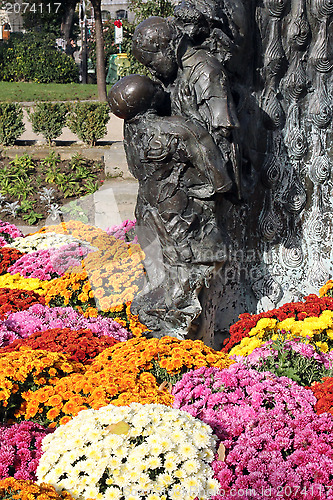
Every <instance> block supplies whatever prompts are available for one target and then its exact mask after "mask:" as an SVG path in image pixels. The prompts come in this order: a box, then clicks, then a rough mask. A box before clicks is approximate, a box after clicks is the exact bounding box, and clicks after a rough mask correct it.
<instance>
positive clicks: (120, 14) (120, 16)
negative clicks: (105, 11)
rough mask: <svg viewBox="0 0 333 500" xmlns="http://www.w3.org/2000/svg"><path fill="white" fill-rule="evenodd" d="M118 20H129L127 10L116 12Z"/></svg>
mask: <svg viewBox="0 0 333 500" xmlns="http://www.w3.org/2000/svg"><path fill="white" fill-rule="evenodd" d="M116 18H117V19H127V10H124V9H120V10H117V12H116Z"/></svg>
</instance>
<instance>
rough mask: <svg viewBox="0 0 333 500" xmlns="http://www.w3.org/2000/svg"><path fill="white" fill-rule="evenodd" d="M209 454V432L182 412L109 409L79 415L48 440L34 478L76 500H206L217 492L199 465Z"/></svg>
mask: <svg viewBox="0 0 333 500" xmlns="http://www.w3.org/2000/svg"><path fill="white" fill-rule="evenodd" d="M193 429H195V431H194V432H193ZM198 433H199V434H198ZM194 434H197V435H198V436H199V438H200V439H199V441H200V442H199V443H197V442H196V440H195V437H194ZM205 436H206V437H205ZM215 446H216V439H215V438H214V437H213V435H212V430H211V429H210V428H209V427H208V426H206V424H203V423H201V422H200V421H199V420H197V419H195V418H194V417H192V416H191V415H189V414H188V413H186V412H184V411H181V410H177V409H174V408H169V407H167V406H163V405H157V404H155V405H140V404H139V403H132V404H131V405H130V406H127V407H116V406H113V405H109V406H106V407H103V408H101V409H100V410H84V411H82V412H80V413H79V414H78V415H77V416H76V417H74V418H73V419H72V420H71V421H70V422H68V423H67V424H66V425H64V426H61V427H60V428H59V429H56V431H55V432H54V433H53V434H52V435H50V436H47V439H45V440H44V441H43V452H44V453H43V455H42V458H41V460H40V463H39V466H38V469H37V476H38V480H39V481H40V482H47V483H49V484H52V485H54V486H56V488H57V489H58V490H59V489H61V488H64V487H65V485H66V486H67V489H68V490H69V491H70V493H71V494H72V495H74V496H76V497H79V498H80V500H81V499H82V500H88V498H94V500H99V499H100V500H119V499H120V498H124V499H125V500H144V499H145V500H148V499H150V500H155V498H156V497H155V495H157V497H158V499H159V500H167V499H170V500H177V498H182V500H183V498H185V497H186V499H187V500H190V499H192V498H195V497H196V496H198V497H200V498H202V500H206V499H207V498H209V497H210V496H211V494H210V492H211V491H215V489H216V488H215V486H216V484H215V483H214V482H209V481H212V478H213V470H212V468H211V467H210V462H209V460H207V459H206V457H209V458H211V457H213V453H214V452H215ZM82 472H84V475H82ZM192 489H193V495H194V496H193V495H192ZM74 490H75V492H77V493H75V494H74ZM101 492H103V493H101ZM207 492H209V494H208V493H207Z"/></svg>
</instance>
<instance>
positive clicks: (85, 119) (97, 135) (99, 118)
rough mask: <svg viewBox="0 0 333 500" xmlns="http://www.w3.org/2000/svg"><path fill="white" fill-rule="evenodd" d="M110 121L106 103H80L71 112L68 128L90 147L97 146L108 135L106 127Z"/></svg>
mask: <svg viewBox="0 0 333 500" xmlns="http://www.w3.org/2000/svg"><path fill="white" fill-rule="evenodd" d="M109 119H110V110H109V105H108V104H107V103H106V102H80V103H77V104H74V105H73V106H72V107H71V108H70V111H69V114H68V118H67V126H68V127H69V129H70V130H71V131H72V132H73V133H74V134H76V135H77V136H78V138H79V139H81V141H84V142H85V143H86V144H88V145H89V146H95V144H96V141H97V140H98V139H102V138H103V137H104V136H105V135H106V132H107V130H106V125H107V123H108V121H109Z"/></svg>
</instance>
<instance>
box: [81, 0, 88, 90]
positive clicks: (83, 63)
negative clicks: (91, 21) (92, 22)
mask: <svg viewBox="0 0 333 500" xmlns="http://www.w3.org/2000/svg"><path fill="white" fill-rule="evenodd" d="M80 25H81V75H82V83H84V84H86V83H87V80H88V78H87V70H88V53H87V17H86V0H81V2H80Z"/></svg>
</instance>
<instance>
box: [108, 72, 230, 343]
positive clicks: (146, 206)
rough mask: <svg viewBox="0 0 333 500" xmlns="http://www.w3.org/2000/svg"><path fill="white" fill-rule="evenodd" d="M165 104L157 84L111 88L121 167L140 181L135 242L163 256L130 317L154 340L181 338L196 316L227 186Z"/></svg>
mask: <svg viewBox="0 0 333 500" xmlns="http://www.w3.org/2000/svg"><path fill="white" fill-rule="evenodd" d="M168 97H169V96H168V94H166V93H165V92H164V91H163V89H162V87H161V86H160V85H159V84H158V83H156V82H153V81H152V80H151V79H149V78H147V77H144V76H140V75H130V76H127V77H125V78H123V79H122V80H120V82H118V83H117V84H116V85H114V86H113V87H112V89H111V91H110V93H109V103H110V106H111V110H112V112H113V113H114V114H116V115H117V116H119V117H120V118H123V119H124V120H125V127H124V144H125V149H126V153H127V158H128V165H129V169H130V171H131V173H132V174H133V175H134V176H135V177H136V178H137V179H138V181H139V192H138V202H137V206H136V213H135V215H136V218H137V221H138V225H139V229H138V231H137V234H138V239H139V242H140V243H141V245H142V247H143V249H144V251H145V252H146V253H147V251H148V252H149V248H154V249H155V247H154V246H151V245H153V242H154V241H156V239H157V240H158V241H159V243H160V248H161V252H162V261H158V260H157V261H155V262H154V258H151V262H153V263H154V264H155V267H156V269H152V268H151V267H150V269H149V272H148V277H149V276H153V279H151V280H150V282H149V283H148V284H147V289H146V290H145V293H141V294H140V295H139V296H138V297H137V299H135V300H134V303H133V304H132V310H134V311H135V310H138V311H139V312H140V318H141V319H142V320H143V321H144V322H145V324H146V325H147V326H148V328H150V329H151V330H153V331H154V334H155V335H156V334H160V335H166V334H167V333H168V334H172V335H174V336H178V337H181V338H182V337H185V335H186V334H187V332H188V330H189V328H190V326H191V323H192V321H193V320H194V319H195V318H196V317H197V316H198V314H199V313H200V312H201V305H200V302H199V301H198V298H197V294H198V293H199V291H200V290H201V288H202V287H203V286H204V283H205V280H207V279H208V278H209V276H210V275H211V273H212V272H213V271H214V269H215V267H216V265H217V263H219V262H221V260H222V262H223V259H224V254H223V252H222V250H223V244H224V238H223V235H222V234H221V231H220V229H219V227H218V225H217V222H216V217H215V214H216V210H215V204H216V197H218V196H220V195H222V194H223V193H226V192H228V191H229V190H230V189H231V187H232V181H231V179H230V177H229V175H228V173H227V171H226V169H225V163H224V161H223V158H222V157H221V155H220V153H219V149H218V148H217V146H216V145H215V144H214V141H213V140H212V138H211V136H210V135H209V134H208V133H207V131H206V130H205V129H204V128H203V127H202V126H201V125H199V124H197V123H196V122H194V121H193V122H191V121H190V120H187V119H186V118H184V117H182V116H166V115H165V113H167V112H168V111H169V106H168ZM161 114H162V116H161ZM148 186H149V189H147V187H148ZM154 251H155V250H154ZM146 257H147V255H146ZM148 257H149V255H148ZM150 257H153V256H150ZM162 271H163V273H162V274H163V279H161V272H162ZM156 277H157V279H156ZM147 309H148V310H149V314H146V310H147ZM156 318H158V319H156Z"/></svg>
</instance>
